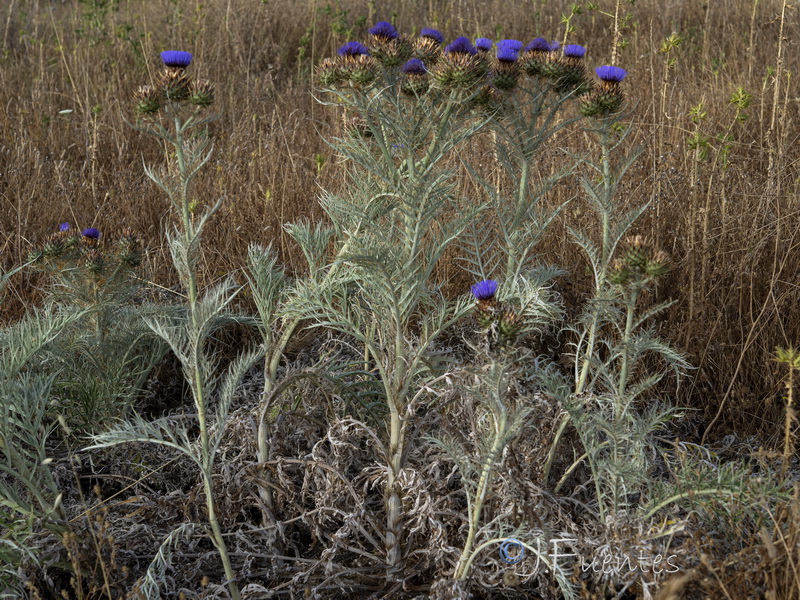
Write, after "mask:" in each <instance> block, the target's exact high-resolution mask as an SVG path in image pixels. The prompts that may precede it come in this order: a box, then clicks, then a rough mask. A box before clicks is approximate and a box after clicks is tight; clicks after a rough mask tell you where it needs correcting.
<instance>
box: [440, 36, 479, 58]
mask: <svg viewBox="0 0 800 600" xmlns="http://www.w3.org/2000/svg"><path fill="white" fill-rule="evenodd" d="M444 51H445V53H446V54H456V53H458V54H473V55H474V54H477V53H478V51H477V50H475V46H473V45H472V42H470V41H469V38H465V37H464V36H461V37H457V38H456V39H454V40H453V41H452V42H450V43H449V44H447V46H445V49H444Z"/></svg>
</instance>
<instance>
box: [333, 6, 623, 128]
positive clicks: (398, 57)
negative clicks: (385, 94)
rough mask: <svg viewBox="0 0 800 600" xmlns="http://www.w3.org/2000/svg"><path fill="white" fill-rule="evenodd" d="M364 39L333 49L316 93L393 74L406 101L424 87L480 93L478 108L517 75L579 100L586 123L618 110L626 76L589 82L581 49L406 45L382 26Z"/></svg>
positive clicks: (507, 43) (486, 43)
mask: <svg viewBox="0 0 800 600" xmlns="http://www.w3.org/2000/svg"><path fill="white" fill-rule="evenodd" d="M369 33H370V38H369V39H368V40H367V41H366V43H361V42H358V41H352V42H348V43H346V44H345V45H343V46H342V47H341V48H339V51H338V56H337V57H335V58H326V59H324V60H323V61H322V62H321V63H320V64H319V66H318V68H317V77H318V80H319V82H320V84H321V85H322V86H323V87H340V86H346V85H350V86H353V87H355V88H368V87H370V86H372V85H374V84H376V82H377V81H378V80H379V78H381V76H387V75H388V74H392V75H393V76H396V75H397V74H398V69H399V76H400V86H401V90H402V91H403V92H404V93H405V94H407V95H409V96H416V97H419V96H420V95H422V94H425V93H426V92H427V91H428V90H429V89H430V88H431V87H436V88H438V89H441V90H445V91H447V90H453V89H462V90H465V89H470V90H471V89H475V88H479V89H480V93H479V94H478V98H479V102H481V100H480V99H481V98H482V99H483V101H485V102H489V101H490V100H492V99H493V98H496V97H498V96H499V95H500V93H501V92H507V91H511V90H513V89H514V88H516V87H517V85H518V84H519V79H520V77H521V76H522V75H523V74H524V75H527V76H528V77H535V78H539V79H540V80H544V81H547V82H549V84H550V85H551V87H552V89H554V90H555V91H556V92H558V93H561V94H574V95H575V96H576V97H579V98H580V99H581V112H582V113H583V114H584V115H586V116H593V117H602V116H607V115H609V114H612V113H614V112H617V111H619V109H620V108H621V106H622V102H623V95H622V91H621V89H620V85H619V84H620V82H621V81H622V80H623V79H624V78H625V75H626V72H625V70H624V69H621V68H619V67H614V66H603V67H598V68H597V69H595V73H596V74H597V76H598V78H599V79H600V83H599V84H596V85H595V84H592V83H590V82H589V80H588V77H587V73H586V66H585V64H584V60H583V59H584V56H585V54H586V49H585V48H584V47H583V46H580V45H577V44H569V45H565V46H564V47H563V48H561V47H560V45H559V43H558V42H556V41H551V42H548V41H547V40H546V39H545V38H536V39H534V40H533V41H531V42H530V43H528V44H524V43H523V42H521V41H519V40H513V39H504V40H500V41H498V42H496V43H495V42H493V41H492V40H490V39H488V38H484V37H479V38H477V39H476V40H475V42H474V44H473V42H472V41H471V40H470V39H469V38H467V37H458V38H456V39H454V40H452V41H451V42H450V43H448V44H446V45H445V43H444V36H443V35H442V33H441V32H440V31H437V30H436V29H430V28H424V29H422V32H421V34H420V36H419V37H418V38H416V39H413V40H411V39H409V38H407V37H405V36H402V35H400V34H399V33H398V32H397V29H396V28H395V27H394V26H393V25H392V24H391V23H389V22H386V21H381V22H379V23H377V24H376V25H375V26H374V27H372V28H371V29H370V30H369ZM492 49H494V52H493V53H492ZM382 83H385V82H382Z"/></svg>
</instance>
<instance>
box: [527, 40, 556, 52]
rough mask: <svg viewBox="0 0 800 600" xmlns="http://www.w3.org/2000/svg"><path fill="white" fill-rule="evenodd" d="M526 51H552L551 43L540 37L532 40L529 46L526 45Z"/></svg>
mask: <svg viewBox="0 0 800 600" xmlns="http://www.w3.org/2000/svg"><path fill="white" fill-rule="evenodd" d="M525 51H526V52H531V51H533V52H550V44H548V43H547V40H546V39H544V38H541V37H538V38H536V39H535V40H533V41H532V42H530V43H529V44H528V45H527V46H525Z"/></svg>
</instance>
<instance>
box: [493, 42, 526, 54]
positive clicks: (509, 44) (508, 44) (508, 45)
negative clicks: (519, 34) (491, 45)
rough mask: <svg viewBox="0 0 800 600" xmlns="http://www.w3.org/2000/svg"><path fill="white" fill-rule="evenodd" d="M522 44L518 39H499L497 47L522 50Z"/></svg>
mask: <svg viewBox="0 0 800 600" xmlns="http://www.w3.org/2000/svg"><path fill="white" fill-rule="evenodd" d="M523 45H524V44H523V43H522V42H520V41H519V40H500V41H499V42H497V47H498V48H511V49H512V50H513V51H514V52H519V51H520V50H522V48H523Z"/></svg>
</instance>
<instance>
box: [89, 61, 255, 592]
mask: <svg viewBox="0 0 800 600" xmlns="http://www.w3.org/2000/svg"><path fill="white" fill-rule="evenodd" d="M161 58H162V60H163V62H164V70H163V72H162V73H161V75H160V77H159V80H158V83H157V84H156V85H155V86H142V87H140V88H139V90H138V92H137V95H136V100H137V104H136V111H137V113H138V114H139V115H140V117H141V119H140V120H139V121H138V122H137V124H136V126H135V127H136V128H137V129H138V130H140V131H142V132H143V133H147V134H149V135H152V136H154V137H156V138H158V139H160V140H163V141H164V142H166V143H167V145H168V147H169V151H167V153H166V157H165V158H166V163H167V166H166V167H165V168H161V169H156V168H153V167H145V173H146V174H147V176H148V177H150V179H152V180H153V182H155V184H156V185H157V186H158V187H159V188H161V189H162V190H163V191H164V193H165V194H166V195H167V196H168V197H169V199H170V201H171V202H172V205H173V207H174V209H175V211H176V213H177V214H178V217H179V222H178V225H177V226H176V227H175V230H174V231H173V233H172V234H171V235H170V236H169V246H170V251H171V255H172V260H173V263H174V265H175V269H176V270H177V272H178V275H179V276H180V280H181V283H182V284H183V287H184V289H185V290H186V312H185V314H183V315H180V316H165V317H162V318H158V319H151V320H150V321H149V325H150V327H151V328H152V329H153V331H154V332H155V333H156V334H157V335H158V336H160V337H161V338H163V339H164V340H165V341H166V342H167V343H168V344H169V346H170V347H171V349H172V351H173V352H174V353H175V355H176V356H177V357H178V359H179V360H180V361H181V363H182V364H183V367H184V374H185V376H186V380H187V382H188V384H189V387H190V389H191V391H192V398H193V400H194V405H195V409H196V413H197V429H198V430H199V435H198V436H197V437H196V438H195V436H194V435H192V434H191V433H190V428H189V426H188V425H187V426H183V425H179V426H176V425H175V423H174V422H172V421H167V420H158V421H155V422H146V421H145V420H144V419H142V418H136V419H134V420H133V421H132V422H131V423H127V424H125V425H123V426H121V427H120V428H119V429H117V430H114V431H111V432H108V433H105V434H101V435H96V436H94V442H95V443H94V444H93V445H92V446H90V448H98V447H104V446H110V445H114V444H120V443H124V442H129V441H147V442H152V443H156V444H162V445H165V446H169V447H171V448H174V449H176V450H178V451H180V452H183V453H184V454H186V455H187V456H189V457H190V458H191V459H192V460H193V461H194V462H195V464H197V466H198V468H199V469H200V473H201V475H202V479H203V488H204V491H205V496H206V509H207V511H208V523H209V526H210V531H209V535H210V537H211V540H212V542H213V543H214V545H215V547H216V548H217V551H218V552H219V555H220V558H221V560H222V564H223V567H224V570H225V577H226V579H227V583H228V589H229V591H230V594H231V597H232V598H234V600H239V598H241V594H240V592H239V585H238V582H237V577H236V573H235V572H234V569H233V566H232V564H231V560H230V557H229V555H228V549H227V545H226V543H225V538H224V536H223V534H222V529H221V527H220V523H219V521H218V519H217V511H216V505H215V500H214V487H213V470H214V461H215V455H216V452H217V448H218V447H219V444H220V442H221V440H222V435H223V432H224V424H225V420H226V417H227V413H228V410H229V407H230V403H231V401H232V399H233V396H234V393H235V391H236V388H237V386H238V384H239V382H240V381H241V378H242V377H243V375H244V373H245V372H246V371H247V369H249V368H250V366H252V364H253V363H254V362H255V361H256V360H258V359H259V357H260V355H261V351H253V352H246V353H244V354H242V355H240V356H239V357H238V358H237V359H236V360H234V361H233V363H232V364H231V365H230V366H229V368H228V369H227V373H226V374H225V376H224V377H221V378H220V377H218V376H216V375H215V371H216V369H217V365H216V363H215V361H214V359H213V358H212V356H210V354H209V353H208V352H207V351H206V349H205V343H206V340H207V339H208V337H209V336H210V335H211V334H212V333H213V332H214V331H215V330H216V329H217V328H219V327H220V326H221V325H223V324H225V323H230V322H240V321H242V319H241V318H238V317H236V316H234V315H233V314H231V313H230V311H229V309H228V307H229V305H230V303H231V301H232V300H233V298H234V297H235V294H236V291H235V289H234V286H233V284H232V282H231V281H226V282H224V283H223V284H221V285H219V286H216V287H214V288H211V289H209V290H208V291H207V292H206V293H205V294H201V293H200V290H199V289H198V276H197V265H198V261H199V259H200V253H201V250H202V234H203V231H204V228H205V226H206V224H207V223H208V220H209V219H210V218H211V217H212V216H213V215H214V214H215V213H216V211H217V210H218V209H219V208H220V206H221V204H222V200H219V201H217V202H216V203H215V204H214V205H213V206H211V207H205V208H204V207H202V206H201V203H200V201H199V200H198V199H197V198H196V197H195V196H194V194H193V182H194V179H195V177H196V176H197V174H198V173H199V172H200V170H201V169H202V168H203V166H204V165H205V164H206V163H207V162H208V160H209V159H210V158H211V147H210V142H209V137H208V130H207V125H208V124H209V123H210V122H211V121H212V120H214V118H215V116H214V115H211V114H209V113H208V112H207V110H206V109H207V108H208V107H210V106H211V105H212V104H213V102H214V92H213V88H212V87H211V85H210V84H209V82H208V81H205V80H202V79H195V78H192V77H190V76H189V74H188V73H187V71H186V69H187V67H188V66H189V65H190V63H191V61H192V55H191V54H190V53H188V52H182V51H166V52H163V53H162V54H161ZM215 394H216V395H218V396H219V398H218V400H217V403H216V404H217V408H216V418H215V419H214V421H215V423H216V427H213V428H212V427H211V426H210V417H211V415H210V414H209V401H210V399H211V397H212V395H215Z"/></svg>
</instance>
